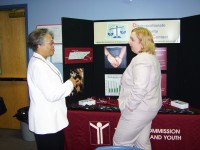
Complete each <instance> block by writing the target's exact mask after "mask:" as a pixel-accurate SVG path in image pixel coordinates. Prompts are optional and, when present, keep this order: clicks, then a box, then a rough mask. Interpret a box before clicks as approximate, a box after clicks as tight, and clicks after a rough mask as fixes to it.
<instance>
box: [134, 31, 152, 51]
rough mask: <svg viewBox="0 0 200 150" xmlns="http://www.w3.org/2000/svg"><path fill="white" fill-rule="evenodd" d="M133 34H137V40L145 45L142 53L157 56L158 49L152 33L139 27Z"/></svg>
mask: <svg viewBox="0 0 200 150" xmlns="http://www.w3.org/2000/svg"><path fill="white" fill-rule="evenodd" d="M132 32H135V33H136V36H137V38H138V39H139V41H140V42H141V44H142V45H143V48H142V49H141V51H140V53H142V52H147V53H150V54H153V55H155V54H156V50H155V49H156V47H155V43H154V40H153V35H152V33H151V32H150V31H149V30H148V29H147V28H144V27H137V28H134V29H133V30H132Z"/></svg>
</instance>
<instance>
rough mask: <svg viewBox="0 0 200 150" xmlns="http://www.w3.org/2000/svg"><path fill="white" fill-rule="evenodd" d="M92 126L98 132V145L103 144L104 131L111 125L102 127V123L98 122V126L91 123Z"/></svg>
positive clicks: (107, 124)
mask: <svg viewBox="0 0 200 150" xmlns="http://www.w3.org/2000/svg"><path fill="white" fill-rule="evenodd" d="M90 126H92V127H93V128H95V129H96V131H97V144H103V129H104V128H106V127H108V126H109V123H106V124H105V125H102V123H101V122H97V124H96V125H94V124H93V123H91V122H90Z"/></svg>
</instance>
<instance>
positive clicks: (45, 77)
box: [27, 53, 73, 134]
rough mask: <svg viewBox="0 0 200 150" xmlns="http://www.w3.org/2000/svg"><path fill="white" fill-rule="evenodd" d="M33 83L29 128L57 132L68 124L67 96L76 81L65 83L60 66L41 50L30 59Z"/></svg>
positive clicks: (42, 132) (29, 71)
mask: <svg viewBox="0 0 200 150" xmlns="http://www.w3.org/2000/svg"><path fill="white" fill-rule="evenodd" d="M27 82H28V87H29V96H30V108H29V116H28V120H29V129H30V130H31V131H32V132H34V133H36V134H47V133H55V132H57V131H60V130H61V129H63V128H65V127H67V126H68V124H69V123H68V119H67V107H66V103H65V97H66V96H68V95H69V94H70V93H71V91H72V90H73V83H72V82H71V81H69V80H68V81H66V82H65V83H63V79H62V75H61V74H60V72H59V70H58V69H57V68H56V67H55V66H54V65H53V64H52V63H51V62H50V61H48V60H46V59H44V58H43V57H42V56H41V55H39V54H38V53H34V54H33V56H32V58H31V59H30V62H29V65H28V71H27Z"/></svg>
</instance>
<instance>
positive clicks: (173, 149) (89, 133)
mask: <svg viewBox="0 0 200 150" xmlns="http://www.w3.org/2000/svg"><path fill="white" fill-rule="evenodd" d="M67 116H68V119H69V126H68V127H67V128H66V129H65V137H66V138H65V139H66V141H65V149H66V150H95V148H96V147H99V146H108V145H112V138H113V134H114V131H115V128H116V126H117V123H118V120H119V116H120V113H119V112H97V111H78V110H68V115H67ZM150 139H151V144H152V150H199V149H200V115H184V114H158V115H157V116H156V118H155V119H154V120H153V123H152V129H151V135H150Z"/></svg>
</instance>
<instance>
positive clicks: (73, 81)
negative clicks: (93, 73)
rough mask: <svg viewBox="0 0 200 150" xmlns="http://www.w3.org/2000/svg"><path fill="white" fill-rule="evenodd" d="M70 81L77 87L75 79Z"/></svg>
mask: <svg viewBox="0 0 200 150" xmlns="http://www.w3.org/2000/svg"><path fill="white" fill-rule="evenodd" d="M69 80H70V81H71V82H72V83H73V85H74V87H75V86H76V80H75V79H74V78H73V77H71V78H69Z"/></svg>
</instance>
